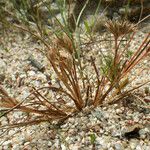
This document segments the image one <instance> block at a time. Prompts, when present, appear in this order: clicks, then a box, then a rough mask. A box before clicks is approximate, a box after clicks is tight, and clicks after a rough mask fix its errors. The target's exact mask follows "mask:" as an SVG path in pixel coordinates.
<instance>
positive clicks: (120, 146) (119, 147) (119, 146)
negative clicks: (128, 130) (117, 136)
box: [114, 142, 124, 150]
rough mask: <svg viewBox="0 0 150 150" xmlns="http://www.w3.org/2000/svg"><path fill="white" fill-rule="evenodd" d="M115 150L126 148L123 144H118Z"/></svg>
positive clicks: (115, 145)
mask: <svg viewBox="0 0 150 150" xmlns="http://www.w3.org/2000/svg"><path fill="white" fill-rule="evenodd" d="M114 147H115V150H124V146H123V145H122V143H121V142H117V143H115V144H114Z"/></svg>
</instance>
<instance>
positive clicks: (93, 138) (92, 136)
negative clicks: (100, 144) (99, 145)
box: [90, 133, 96, 144]
mask: <svg viewBox="0 0 150 150" xmlns="http://www.w3.org/2000/svg"><path fill="white" fill-rule="evenodd" d="M90 140H91V144H94V143H95V140H96V136H95V134H94V133H93V134H90Z"/></svg>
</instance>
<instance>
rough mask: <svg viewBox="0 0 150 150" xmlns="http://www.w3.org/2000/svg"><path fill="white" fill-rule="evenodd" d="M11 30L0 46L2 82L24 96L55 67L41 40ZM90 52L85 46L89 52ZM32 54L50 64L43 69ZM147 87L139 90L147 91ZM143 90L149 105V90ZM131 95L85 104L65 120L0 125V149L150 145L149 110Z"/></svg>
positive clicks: (112, 149) (108, 149)
mask: <svg viewBox="0 0 150 150" xmlns="http://www.w3.org/2000/svg"><path fill="white" fill-rule="evenodd" d="M145 32H146V31H145V30H144V29H143V30H142V31H140V32H139V33H138V34H137V36H138V38H137V39H138V40H139V41H140V40H142V39H143V36H144V35H145ZM7 34H8V35H9V36H8V37H5V40H6V41H7V44H6V41H4V43H5V46H1V47H0V84H2V85H3V87H5V89H6V90H7V91H8V93H9V94H10V95H12V96H14V97H16V98H17V99H20V100H22V99H24V98H25V97H27V96H28V95H29V93H30V87H32V86H34V87H38V88H39V87H43V86H46V85H48V83H47V79H46V75H47V74H52V72H51V71H50V68H49V65H48V62H47V59H46V58H45V57H43V55H42V54H41V53H40V52H39V51H38V50H37V49H42V46H41V44H40V43H39V42H38V41H36V42H35V41H34V40H33V39H31V37H30V36H29V35H21V34H20V33H18V32H17V33H16V32H12V33H7ZM1 39H2V38H1ZM139 41H138V43H139ZM135 43H136V45H135V44H133V47H135V46H137V41H135ZM4 49H5V50H7V51H5V50H4ZM90 53H91V52H90V51H89V52H87V54H88V55H90ZM31 54H32V55H33V56H34V58H35V59H36V60H38V61H39V62H40V63H41V64H42V65H43V66H45V68H47V69H46V71H45V72H44V73H42V72H41V71H39V70H38V69H37V68H35V67H34V66H32V65H31V64H30V61H29V59H28V58H29V56H30V55H31ZM94 55H97V53H96V54H94ZM143 64H144V66H145V67H148V66H149V65H150V61H149V59H146V60H144V62H143ZM143 64H142V66H143ZM140 67H141V65H139V66H138V67H137V70H138V68H140ZM135 73H136V71H135V72H133V75H134V74H135ZM149 74H150V71H149V70H145V71H143V73H142V74H141V76H138V77H137V80H136V81H137V82H134V83H133V84H131V86H133V85H137V84H139V82H144V81H146V80H147V79H148V78H149V79H150V76H149ZM139 80H140V81H139ZM52 82H55V81H52ZM148 86H149V85H147V87H148ZM143 89H144V88H143ZM143 89H142V90H140V91H139V92H140V93H144V91H143ZM144 96H145V99H147V100H148V102H147V105H148V106H149V102H150V96H149V95H148V94H147V95H146V94H145V95H144ZM133 99H134V98H133V97H131V99H128V100H125V101H124V103H125V104H124V105H123V104H122V103H117V104H114V105H110V106H107V107H99V108H96V109H92V108H91V107H87V108H85V109H84V110H83V111H82V112H80V113H79V114H77V115H75V116H74V117H71V118H69V119H68V120H66V121H65V122H64V124H62V125H61V126H58V125H52V124H50V123H41V124H39V125H32V126H27V127H20V128H13V129H10V130H5V129H0V150H71V149H72V150H124V149H125V150H149V149H150V115H149V114H150V111H149V109H146V108H140V107H138V106H137V105H132V104H134V103H132V101H134V100H133ZM136 101H138V100H137V99H136ZM134 102H135V101H134ZM137 103H138V102H137ZM23 116H24V113H18V112H15V113H10V114H8V115H7V116H4V117H2V118H1V119H0V125H1V126H3V125H7V124H8V123H10V122H11V120H17V119H18V118H20V117H23Z"/></svg>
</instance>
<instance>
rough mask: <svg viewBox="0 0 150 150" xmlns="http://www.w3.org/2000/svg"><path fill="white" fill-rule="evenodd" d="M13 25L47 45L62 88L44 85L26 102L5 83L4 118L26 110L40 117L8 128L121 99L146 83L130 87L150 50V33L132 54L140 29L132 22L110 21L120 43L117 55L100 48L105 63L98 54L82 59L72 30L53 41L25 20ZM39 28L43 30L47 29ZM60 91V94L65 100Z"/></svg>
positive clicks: (0, 102) (1, 96)
mask: <svg viewBox="0 0 150 150" xmlns="http://www.w3.org/2000/svg"><path fill="white" fill-rule="evenodd" d="M13 27H15V28H17V29H21V30H22V31H24V32H28V33H30V34H31V35H32V36H34V37H36V38H37V39H39V40H40V41H41V42H42V43H43V45H44V46H45V56H46V57H47V60H48V61H49V64H50V66H51V68H52V69H53V71H54V74H55V76H56V78H57V80H58V81H59V83H60V84H59V87H58V86H55V85H53V84H50V85H49V86H47V87H43V88H39V89H35V88H33V91H32V92H31V94H30V95H29V96H28V97H27V98H26V99H24V100H18V99H17V98H13V97H11V96H9V94H8V93H7V92H6V90H5V89H4V88H3V87H2V85H0V107H2V108H3V109H4V111H3V113H2V115H1V117H2V116H4V115H6V114H7V113H9V112H12V111H22V112H27V113H29V114H34V115H35V117H29V118H28V119H26V120H24V121H22V122H20V123H17V122H16V123H14V124H10V125H8V126H12V127H16V126H24V125H32V124H37V123H40V122H44V121H47V122H49V121H50V122H53V121H63V120H65V119H67V118H68V117H71V116H72V115H73V114H75V113H77V112H79V111H82V110H83V109H84V108H85V107H87V106H91V107H92V108H93V107H98V106H101V105H105V104H108V103H112V102H114V101H117V100H121V99H123V98H124V97H126V96H128V95H129V94H130V93H131V92H133V91H134V90H136V89H137V88H139V87H141V86H142V85H144V84H146V83H143V84H141V85H139V86H138V87H133V88H132V89H128V90H127V89H125V87H126V86H127V85H128V84H130V83H131V81H130V80H129V77H128V76H130V72H131V70H132V69H134V67H135V65H137V64H138V63H139V62H140V61H141V60H143V59H145V58H146V57H147V56H148V55H149V54H150V45H149V43H150V33H148V34H147V36H146V37H145V38H144V39H143V42H142V43H141V44H140V46H139V48H138V49H135V50H133V54H132V55H131V57H126V56H127V54H126V53H127V52H128V48H129V46H130V44H131V42H132V40H133V37H134V36H135V32H136V30H135V26H134V25H132V24H130V23H129V22H127V21H123V22H118V21H116V22H115V21H109V22H107V23H106V29H107V30H108V31H109V32H111V34H112V35H113V37H114V43H113V46H112V47H111V50H112V51H111V53H110V52H108V53H106V54H104V53H103V51H101V49H99V50H100V52H101V57H100V58H99V59H101V66H98V65H97V64H96V61H95V59H94V58H93V56H91V57H90V60H88V61H87V62H86V63H83V60H82V59H84V56H83V57H81V55H80V54H79V53H78V51H79V48H80V45H79V44H78V43H77V41H76V38H75V37H74V35H73V34H72V33H70V32H69V33H68V32H66V30H62V32H61V34H60V33H59V34H58V33H57V34H55V36H52V38H51V39H50V40H51V41H52V42H49V41H48V39H45V37H43V34H39V33H43V32H35V31H32V30H29V28H27V27H25V26H22V25H21V24H20V25H18V24H15V23H14V24H13ZM61 28H63V25H61ZM38 29H39V30H40V31H41V28H38ZM127 35H128V42H126V44H125V46H122V41H123V39H124V38H126V36H127ZM91 50H93V49H91ZM81 53H82V51H81ZM82 54H84V53H82ZM87 67H90V68H91V70H93V71H92V74H93V75H95V76H96V77H95V78H94V77H93V78H91V77H90V76H89V74H88V72H86V68H87ZM148 82H149V81H148ZM44 89H48V90H49V91H52V93H55V94H54V96H53V99H48V98H47V97H45V96H44V95H43V94H42V92H41V91H42V90H44ZM56 95H59V98H58V96H56ZM31 96H32V97H33V96H34V99H31ZM27 120H28V121H27Z"/></svg>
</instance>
